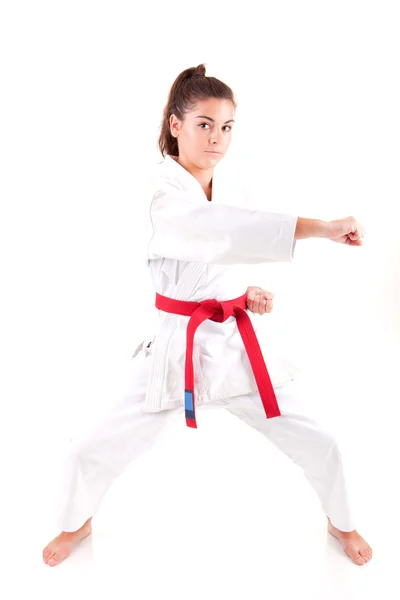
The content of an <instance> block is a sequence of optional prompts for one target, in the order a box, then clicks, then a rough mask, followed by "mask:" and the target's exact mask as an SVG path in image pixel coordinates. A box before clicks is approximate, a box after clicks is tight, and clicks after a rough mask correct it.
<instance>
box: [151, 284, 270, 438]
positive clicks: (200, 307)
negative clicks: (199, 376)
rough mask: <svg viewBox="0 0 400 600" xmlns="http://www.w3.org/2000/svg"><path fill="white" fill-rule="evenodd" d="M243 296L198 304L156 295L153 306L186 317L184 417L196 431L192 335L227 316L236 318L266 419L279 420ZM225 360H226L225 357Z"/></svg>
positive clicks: (244, 296) (265, 368) (203, 301)
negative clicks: (205, 322) (204, 323)
mask: <svg viewBox="0 0 400 600" xmlns="http://www.w3.org/2000/svg"><path fill="white" fill-rule="evenodd" d="M246 296H247V295H246V294H244V295H243V296H240V297H239V298H235V299H234V300H225V301H223V302H219V301H218V300H202V301H201V302H187V301H185V300H174V299H173V298H167V297H166V296H161V295H160V294H157V293H156V307H157V308H158V309H160V310H163V311H165V312H168V313H173V314H175V315H184V316H187V317H190V319H189V322H188V325H187V330H186V363H185V417H186V425H187V426H188V427H194V428H197V424H196V416H195V408H194V407H195V402H194V375H193V341H194V334H195V333H196V329H197V328H198V326H199V325H201V323H203V321H206V320H207V319H211V321H216V322H217V323H223V322H224V321H226V320H227V319H228V318H229V317H231V316H234V317H236V321H237V325H238V329H239V332H240V335H241V336H242V340H243V343H244V346H245V348H246V352H247V355H248V357H249V360H250V364H251V368H252V369H253V373H254V377H255V380H256V383H257V387H258V391H259V392H260V396H261V400H262V403H263V406H264V410H265V414H266V416H267V418H269V419H270V418H272V417H279V416H280V414H281V413H280V410H279V406H278V403H277V401H276V396H275V392H274V388H273V387H272V383H271V379H270V377H269V374H268V371H267V367H266V365H265V361H264V357H263V355H262V352H261V348H260V345H259V343H258V340H257V336H256V333H255V331H254V329H253V325H252V322H251V320H250V317H249V315H248V314H247V312H246V310H245V309H246V306H247V304H246ZM228 360H229V358H228Z"/></svg>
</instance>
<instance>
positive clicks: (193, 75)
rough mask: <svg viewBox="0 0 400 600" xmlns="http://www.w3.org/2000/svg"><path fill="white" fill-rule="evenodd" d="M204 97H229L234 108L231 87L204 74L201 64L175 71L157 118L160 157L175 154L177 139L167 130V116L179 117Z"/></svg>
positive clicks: (227, 98) (177, 152)
mask: <svg viewBox="0 0 400 600" xmlns="http://www.w3.org/2000/svg"><path fill="white" fill-rule="evenodd" d="M208 98H223V99H226V100H231V102H232V103H233V106H234V109H235V110H236V108H237V102H236V99H235V96H234V93H233V92H232V90H231V88H230V87H229V86H227V85H226V84H225V83H223V82H222V81H220V80H219V79H216V78H215V77H207V76H206V67H205V65H204V64H201V65H198V66H197V67H191V68H190V69H185V71H182V73H180V74H179V75H178V77H177V78H176V79H175V81H174V83H173V84H172V86H171V89H170V92H169V95H168V101H167V104H166V105H165V108H164V112H163V119H162V121H161V132H160V136H159V138H158V144H157V145H158V148H159V150H160V152H161V154H162V155H163V157H165V155H166V154H171V155H172V156H179V149H178V141H177V139H176V138H175V137H174V136H173V135H172V134H171V130H170V126H169V119H170V116H171V115H172V114H174V115H175V116H176V117H178V119H180V120H181V121H183V119H184V116H185V114H186V113H187V112H189V111H191V110H193V109H194V107H195V106H196V104H197V102H198V101H200V100H207V99H208Z"/></svg>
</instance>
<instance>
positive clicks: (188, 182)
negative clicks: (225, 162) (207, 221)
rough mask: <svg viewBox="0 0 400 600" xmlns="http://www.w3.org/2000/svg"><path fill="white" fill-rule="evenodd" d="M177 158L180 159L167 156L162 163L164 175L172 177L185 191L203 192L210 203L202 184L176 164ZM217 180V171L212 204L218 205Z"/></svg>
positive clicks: (213, 184) (214, 179) (213, 185)
mask: <svg viewBox="0 0 400 600" xmlns="http://www.w3.org/2000/svg"><path fill="white" fill-rule="evenodd" d="M176 158H178V157H177V156H175V157H173V156H172V155H170V154H167V155H166V156H165V158H164V160H163V161H162V163H161V165H162V166H163V173H164V175H165V176H166V177H167V178H168V177H172V178H173V179H174V180H175V181H177V182H178V183H179V184H180V185H181V186H182V188H183V189H186V190H190V189H193V191H196V192H201V194H202V196H203V198H204V200H205V201H206V202H209V200H208V198H207V196H206V194H205V192H204V190H203V188H202V187H201V185H200V183H199V182H198V181H197V179H196V178H195V177H194V176H193V175H192V174H191V173H189V171H187V170H186V169H185V168H184V167H182V165H180V164H179V163H178V162H176V160H175V159H176ZM216 179H218V178H216V177H215V169H214V172H213V183H212V200H211V201H212V203H213V204H216V203H217V201H218V200H217V196H218V194H217V193H216V185H215V182H216Z"/></svg>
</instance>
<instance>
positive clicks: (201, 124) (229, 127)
mask: <svg viewBox="0 0 400 600" xmlns="http://www.w3.org/2000/svg"><path fill="white" fill-rule="evenodd" d="M203 125H210V123H200V127H202V126H203ZM225 127H228V131H229V130H231V129H232V127H231V126H230V125H225V126H224V128H225ZM225 131H226V130H225Z"/></svg>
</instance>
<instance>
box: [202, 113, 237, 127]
mask: <svg viewBox="0 0 400 600" xmlns="http://www.w3.org/2000/svg"><path fill="white" fill-rule="evenodd" d="M196 119H208V120H209V121H212V122H213V123H215V121H214V119H212V118H211V117H206V116H205V115H198V116H197V117H196ZM234 122H235V119H229V121H225V123H224V125H226V123H234Z"/></svg>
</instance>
